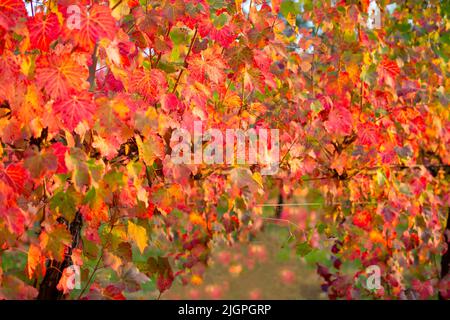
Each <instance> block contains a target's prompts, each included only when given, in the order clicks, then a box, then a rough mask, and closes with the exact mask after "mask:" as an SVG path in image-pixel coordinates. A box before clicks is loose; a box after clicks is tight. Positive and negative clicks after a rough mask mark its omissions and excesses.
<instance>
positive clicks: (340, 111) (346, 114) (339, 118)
mask: <svg viewBox="0 0 450 320" xmlns="http://www.w3.org/2000/svg"><path fill="white" fill-rule="evenodd" d="M325 128H326V129H327V131H328V132H329V133H330V134H338V135H343V136H345V135H349V134H350V133H351V132H352V114H351V113H350V111H349V110H348V109H346V108H344V107H334V108H333V109H331V111H330V114H329V116H328V121H326V122H325Z"/></svg>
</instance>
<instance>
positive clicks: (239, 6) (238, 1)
mask: <svg viewBox="0 0 450 320" xmlns="http://www.w3.org/2000/svg"><path fill="white" fill-rule="evenodd" d="M242 2H243V1H242V0H235V1H234V3H235V4H236V11H237V12H238V13H241V12H242Z"/></svg>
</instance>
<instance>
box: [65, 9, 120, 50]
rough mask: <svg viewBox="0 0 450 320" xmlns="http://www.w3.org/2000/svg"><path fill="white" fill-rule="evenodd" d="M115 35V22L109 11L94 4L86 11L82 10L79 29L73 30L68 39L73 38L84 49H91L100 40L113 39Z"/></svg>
mask: <svg viewBox="0 0 450 320" xmlns="http://www.w3.org/2000/svg"><path fill="white" fill-rule="evenodd" d="M115 34H116V20H115V19H114V18H113V17H112V16H111V9H110V8H108V7H106V6H101V5H98V4H94V5H93V6H92V8H91V9H90V10H89V12H88V10H86V9H85V7H83V8H82V11H81V14H80V29H79V30H78V29H76V28H74V29H73V30H72V31H71V32H70V34H69V38H72V37H74V38H75V39H76V41H77V42H78V44H79V45H80V46H82V47H84V48H92V47H93V46H94V44H95V43H96V42H97V41H98V40H100V39H102V38H108V39H111V40H112V39H113V38H114V36H115Z"/></svg>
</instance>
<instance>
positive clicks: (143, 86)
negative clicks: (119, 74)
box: [130, 69, 167, 102]
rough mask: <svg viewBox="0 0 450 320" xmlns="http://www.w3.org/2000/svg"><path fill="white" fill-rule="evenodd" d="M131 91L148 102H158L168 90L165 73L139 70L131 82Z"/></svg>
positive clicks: (134, 73) (133, 75)
mask: <svg viewBox="0 0 450 320" xmlns="http://www.w3.org/2000/svg"><path fill="white" fill-rule="evenodd" d="M130 89H131V90H133V91H136V92H137V93H139V94H140V95H142V96H144V98H145V99H146V100H147V101H150V102H152V101H155V100H157V99H158V98H159V97H160V96H161V94H162V93H163V92H165V90H166V89H167V82H166V78H165V77H164V73H163V72H162V71H160V70H157V69H152V70H150V71H148V70H145V69H137V70H135V71H134V72H133V74H132V76H131V80H130Z"/></svg>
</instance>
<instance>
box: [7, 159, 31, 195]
mask: <svg viewBox="0 0 450 320" xmlns="http://www.w3.org/2000/svg"><path fill="white" fill-rule="evenodd" d="M27 178H28V171H27V170H26V169H25V168H24V167H23V165H21V164H19V163H12V164H10V165H8V166H7V167H6V168H5V169H4V170H0V179H2V180H3V181H4V182H5V183H6V184H7V185H9V186H10V187H11V188H12V189H13V190H14V191H15V192H17V193H22V192H23V188H24V184H25V182H26V180H27Z"/></svg>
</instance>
